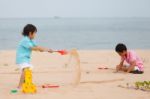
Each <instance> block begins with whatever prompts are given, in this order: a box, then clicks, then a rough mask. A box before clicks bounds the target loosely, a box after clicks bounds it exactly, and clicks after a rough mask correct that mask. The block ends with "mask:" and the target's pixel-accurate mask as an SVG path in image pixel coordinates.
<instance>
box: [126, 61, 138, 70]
mask: <svg viewBox="0 0 150 99" xmlns="http://www.w3.org/2000/svg"><path fill="white" fill-rule="evenodd" d="M135 65H136V62H135V61H133V62H131V65H130V67H129V68H128V70H127V73H130V72H131V71H132V70H133V69H134V67H135Z"/></svg>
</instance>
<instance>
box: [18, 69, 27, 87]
mask: <svg viewBox="0 0 150 99" xmlns="http://www.w3.org/2000/svg"><path fill="white" fill-rule="evenodd" d="M24 80H25V75H24V69H22V73H21V76H20V81H19V85H18V88H21V86H22V84H23V83H24Z"/></svg>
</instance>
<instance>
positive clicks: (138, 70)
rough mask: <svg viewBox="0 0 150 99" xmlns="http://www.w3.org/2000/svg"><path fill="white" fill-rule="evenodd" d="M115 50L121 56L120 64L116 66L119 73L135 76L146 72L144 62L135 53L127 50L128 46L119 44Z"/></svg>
mask: <svg viewBox="0 0 150 99" xmlns="http://www.w3.org/2000/svg"><path fill="white" fill-rule="evenodd" d="M115 50H116V52H117V53H118V54H119V55H120V56H121V61H120V64H119V65H117V66H116V70H117V71H125V72H127V73H134V74H142V73H143V72H144V70H143V62H142V60H141V58H140V57H139V56H138V55H137V54H136V53H135V52H134V51H131V50H127V48H126V45H124V44H122V43H119V44H117V46H116V49H115ZM125 62H126V64H125Z"/></svg>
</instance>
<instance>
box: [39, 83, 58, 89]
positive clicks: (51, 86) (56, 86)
mask: <svg viewBox="0 0 150 99" xmlns="http://www.w3.org/2000/svg"><path fill="white" fill-rule="evenodd" d="M58 87H59V86H58V85H52V84H45V85H42V88H58Z"/></svg>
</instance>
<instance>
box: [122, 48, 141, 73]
mask: <svg viewBox="0 0 150 99" xmlns="http://www.w3.org/2000/svg"><path fill="white" fill-rule="evenodd" d="M121 60H122V61H124V60H125V61H126V62H127V63H128V64H131V62H133V61H135V62H136V66H138V68H139V69H140V71H143V61H142V60H141V58H140V57H139V56H138V55H137V54H136V53H135V52H134V51H131V50H128V51H127V56H126V57H121Z"/></svg>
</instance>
